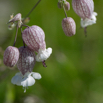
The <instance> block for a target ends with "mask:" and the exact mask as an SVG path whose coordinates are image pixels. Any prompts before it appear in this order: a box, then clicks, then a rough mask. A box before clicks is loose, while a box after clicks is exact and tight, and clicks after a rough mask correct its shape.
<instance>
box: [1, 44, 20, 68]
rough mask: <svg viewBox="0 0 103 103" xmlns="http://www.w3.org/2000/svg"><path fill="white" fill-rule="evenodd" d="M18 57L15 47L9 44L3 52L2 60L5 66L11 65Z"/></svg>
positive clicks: (13, 64) (14, 63)
mask: <svg viewBox="0 0 103 103" xmlns="http://www.w3.org/2000/svg"><path fill="white" fill-rule="evenodd" d="M18 59H19V50H18V48H16V47H13V46H9V47H7V49H6V50H5V52H4V56H3V62H4V64H5V65H6V66H9V67H13V66H15V65H16V63H17V61H18Z"/></svg>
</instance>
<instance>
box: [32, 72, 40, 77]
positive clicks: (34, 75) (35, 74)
mask: <svg viewBox="0 0 103 103" xmlns="http://www.w3.org/2000/svg"><path fill="white" fill-rule="evenodd" d="M32 76H33V77H34V79H41V75H40V74H39V73H36V72H32Z"/></svg>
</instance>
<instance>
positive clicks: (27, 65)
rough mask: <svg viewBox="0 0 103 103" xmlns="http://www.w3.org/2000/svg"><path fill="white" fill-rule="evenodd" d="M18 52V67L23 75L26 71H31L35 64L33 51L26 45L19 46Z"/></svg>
mask: <svg viewBox="0 0 103 103" xmlns="http://www.w3.org/2000/svg"><path fill="white" fill-rule="evenodd" d="M19 52H20V56H19V60H18V62H17V67H18V69H19V70H20V72H21V73H22V74H23V75H24V74H25V73H27V72H32V70H33V68H34V65H35V53H34V52H33V51H32V50H30V49H29V48H28V47H25V48H24V47H20V48H19Z"/></svg>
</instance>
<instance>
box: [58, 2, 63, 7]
mask: <svg viewBox="0 0 103 103" xmlns="http://www.w3.org/2000/svg"><path fill="white" fill-rule="evenodd" d="M62 7H63V3H62V2H61V1H59V2H58V8H59V9H61V8H62Z"/></svg>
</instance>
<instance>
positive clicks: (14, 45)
mask: <svg viewBox="0 0 103 103" xmlns="http://www.w3.org/2000/svg"><path fill="white" fill-rule="evenodd" d="M18 28H19V27H18V24H17V28H16V35H15V40H14V44H13V46H15V43H16V39H17V34H18Z"/></svg>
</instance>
